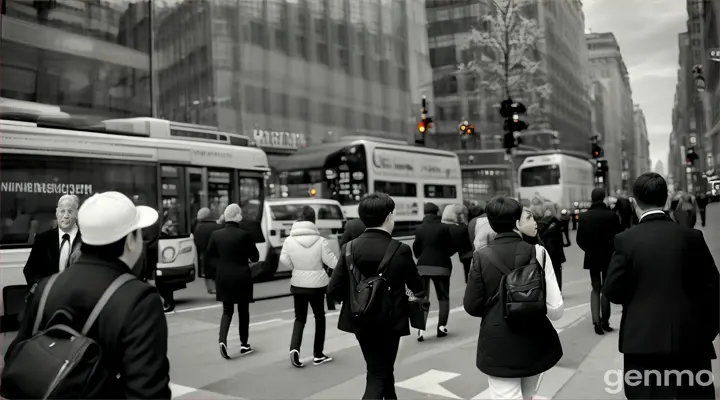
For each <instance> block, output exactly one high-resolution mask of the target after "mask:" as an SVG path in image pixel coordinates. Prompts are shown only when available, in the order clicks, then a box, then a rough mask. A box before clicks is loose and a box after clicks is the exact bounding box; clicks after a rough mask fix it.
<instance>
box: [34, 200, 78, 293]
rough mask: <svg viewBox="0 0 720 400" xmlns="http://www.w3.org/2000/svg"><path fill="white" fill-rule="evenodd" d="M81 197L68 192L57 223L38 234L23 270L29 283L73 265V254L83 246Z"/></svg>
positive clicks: (60, 202) (61, 203) (59, 205)
mask: <svg viewBox="0 0 720 400" xmlns="http://www.w3.org/2000/svg"><path fill="white" fill-rule="evenodd" d="M79 208H80V200H79V199H78V197H77V196H75V195H70V194H66V195H64V196H62V197H60V200H58V204H57V208H56V209H55V216H56V217H57V227H56V228H53V229H50V230H49V231H46V232H43V233H40V234H38V235H36V236H35V242H34V243H33V247H32V250H30V256H29V257H28V260H27V263H26V264H25V268H23V274H24V275H25V280H26V281H27V284H28V285H29V286H33V285H35V284H36V283H37V282H38V281H39V280H40V279H42V278H45V277H48V276H50V275H52V274H54V273H57V272H62V271H64V270H65V268H67V267H69V266H70V255H71V254H72V253H73V252H74V251H76V250H77V249H78V248H79V247H80V243H81V242H82V241H81V237H80V231H79V229H78V226H77V214H78V209H79Z"/></svg>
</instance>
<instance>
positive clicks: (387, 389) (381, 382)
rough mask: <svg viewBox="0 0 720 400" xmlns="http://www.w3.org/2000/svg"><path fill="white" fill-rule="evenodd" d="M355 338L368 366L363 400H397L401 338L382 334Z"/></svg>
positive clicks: (364, 334) (360, 335)
mask: <svg viewBox="0 0 720 400" xmlns="http://www.w3.org/2000/svg"><path fill="white" fill-rule="evenodd" d="M355 336H356V337H357V340H358V342H359V343H360V350H362V353H363V357H364V358H365V364H367V378H366V379H367V381H366V383H365V394H363V397H362V398H363V400H365V399H369V400H378V399H397V394H396V393H395V359H397V353H398V349H399V347H400V336H397V335H393V334H382V333H371V334H366V333H363V334H360V333H358V334H356V335H355Z"/></svg>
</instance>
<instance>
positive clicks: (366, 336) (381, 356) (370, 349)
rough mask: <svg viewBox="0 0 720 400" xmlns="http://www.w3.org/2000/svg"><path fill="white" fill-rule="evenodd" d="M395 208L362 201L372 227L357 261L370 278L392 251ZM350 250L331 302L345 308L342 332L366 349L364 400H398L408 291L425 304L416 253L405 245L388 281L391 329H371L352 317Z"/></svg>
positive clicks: (375, 198) (382, 198)
mask: <svg viewBox="0 0 720 400" xmlns="http://www.w3.org/2000/svg"><path fill="white" fill-rule="evenodd" d="M394 210H395V202H394V201H393V200H392V199H391V198H390V196H388V195H386V194H384V193H372V194H370V195H368V196H366V197H365V198H363V199H362V200H361V201H360V205H359V206H358V213H359V214H360V218H361V219H362V221H363V224H364V225H365V226H367V227H368V228H367V230H365V232H363V234H362V235H360V236H359V237H358V238H357V239H355V240H353V241H352V245H351V246H352V247H351V250H352V251H351V253H352V254H351V255H350V257H352V260H353V263H354V266H355V267H356V268H357V270H358V271H359V272H360V273H361V274H362V276H364V277H366V278H367V277H373V276H377V275H378V272H377V270H378V268H379V267H380V262H381V260H382V259H383V258H384V256H385V252H386V250H387V248H388V246H390V243H391V241H392V240H393V239H392V236H391V232H392V231H393V228H394V226H395V221H394V220H393V214H392V213H393V211H394ZM346 249H347V245H345V246H343V248H342V251H341V253H340V254H341V255H342V256H341V257H340V259H339V260H338V264H337V266H336V267H335V272H333V274H332V277H331V278H330V284H329V285H328V296H330V297H332V298H333V299H335V300H336V301H338V302H342V309H341V310H340V316H339V319H338V329H339V330H341V331H344V332H349V333H354V334H355V336H356V337H357V340H358V342H359V343H360V349H361V350H362V354H363V357H364V358H365V363H366V364H367V383H366V386H365V393H364V394H363V396H362V398H363V399H397V394H396V393H395V376H394V367H395V360H396V358H397V353H398V349H399V346H400V338H401V337H402V336H407V335H409V334H410V327H409V307H408V306H407V304H408V295H407V294H406V292H405V288H406V287H407V288H408V289H410V291H412V292H413V294H414V295H415V297H417V298H423V292H422V282H421V281H420V276H419V275H418V272H417V268H416V267H415V261H414V260H413V256H412V250H410V247H409V246H407V245H406V244H403V243H400V244H399V247H398V248H397V250H396V251H395V253H394V254H393V255H392V256H391V258H390V261H389V263H388V267H387V269H386V271H385V274H384V277H385V279H387V282H388V286H389V288H390V291H389V293H388V296H389V297H390V300H391V301H390V303H391V304H393V307H392V309H391V310H389V311H388V314H387V315H388V318H387V324H383V325H381V326H377V325H372V326H366V325H363V324H362V323H360V322H358V321H357V318H355V317H354V316H353V315H352V314H351V311H350V304H349V303H350V302H349V300H350V290H353V288H351V285H350V271H349V270H348V264H347V260H346V257H347V256H346V255H345V254H346Z"/></svg>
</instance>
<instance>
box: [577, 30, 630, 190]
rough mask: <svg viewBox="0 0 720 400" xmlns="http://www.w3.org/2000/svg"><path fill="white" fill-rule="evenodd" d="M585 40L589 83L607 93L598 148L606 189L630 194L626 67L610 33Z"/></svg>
mask: <svg viewBox="0 0 720 400" xmlns="http://www.w3.org/2000/svg"><path fill="white" fill-rule="evenodd" d="M585 40H586V43H587V48H588V62H589V77H590V82H593V84H594V82H599V83H601V84H602V85H603V86H604V88H605V90H606V91H607V97H606V98H605V101H604V104H605V107H604V112H605V119H604V120H605V135H604V136H603V137H601V146H602V147H603V149H604V152H605V158H606V159H607V161H608V177H609V178H608V180H609V185H608V189H609V190H610V191H611V192H612V193H617V192H618V191H629V190H630V186H631V184H632V182H633V181H634V180H635V177H634V175H635V174H634V171H635V166H634V157H635V154H634V151H635V145H634V142H635V133H634V131H635V118H634V111H633V101H632V90H631V88H630V78H629V76H628V71H627V67H626V66H625V61H623V58H622V54H621V52H620V46H619V45H618V43H617V40H616V39H615V35H613V34H612V33H609V32H608V33H588V34H586V35H585Z"/></svg>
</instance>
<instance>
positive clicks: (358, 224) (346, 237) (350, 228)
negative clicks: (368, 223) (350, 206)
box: [338, 218, 365, 247]
mask: <svg viewBox="0 0 720 400" xmlns="http://www.w3.org/2000/svg"><path fill="white" fill-rule="evenodd" d="M363 232H365V224H364V223H363V222H362V220H361V219H360V218H355V219H351V220H349V221H348V222H347V223H345V231H344V232H343V234H342V237H340V241H339V242H338V245H340V247H343V246H345V243H347V242H349V241H351V240H354V239H356V238H358V237H359V236H360V235H362V233H363Z"/></svg>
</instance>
